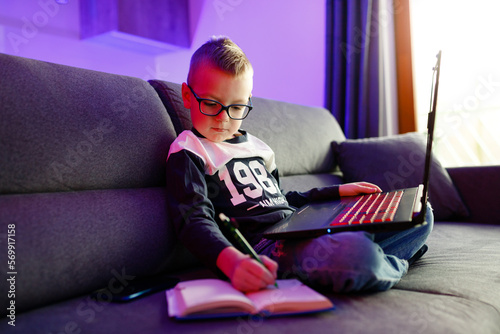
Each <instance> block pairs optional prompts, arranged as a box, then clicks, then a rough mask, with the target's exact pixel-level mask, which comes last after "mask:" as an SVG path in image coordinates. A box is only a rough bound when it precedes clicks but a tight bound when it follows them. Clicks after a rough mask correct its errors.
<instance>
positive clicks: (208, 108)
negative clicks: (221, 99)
mask: <svg viewBox="0 0 500 334" xmlns="http://www.w3.org/2000/svg"><path fill="white" fill-rule="evenodd" d="M221 109H222V105H221V104H220V103H217V102H216V101H211V100H201V101H200V110H201V112H202V113H204V114H205V115H217V114H218V113H219V111H220V110H221Z"/></svg>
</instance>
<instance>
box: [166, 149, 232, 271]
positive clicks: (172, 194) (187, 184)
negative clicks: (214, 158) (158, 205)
mask: <svg viewBox="0 0 500 334" xmlns="http://www.w3.org/2000/svg"><path fill="white" fill-rule="evenodd" d="M166 172H167V184H166V188H167V194H168V196H167V210H168V215H169V219H170V222H171V223H172V224H173V226H174V228H175V232H176V234H177V237H178V238H179V240H180V241H181V242H182V243H183V245H184V246H185V247H186V248H187V249H188V250H189V251H190V252H191V253H192V254H193V255H194V256H196V257H197V258H198V259H199V260H201V261H202V262H203V263H204V264H205V265H206V266H207V267H209V268H210V269H212V270H214V271H216V270H217V267H216V261H217V257H218V256H219V254H220V252H221V251H222V250H223V249H224V248H226V247H228V246H231V243H230V242H229V241H228V240H227V239H226V238H225V237H224V235H223V234H222V232H221V231H220V229H219V227H218V225H217V223H216V222H215V219H214V215H215V210H214V207H213V204H212V202H211V201H210V200H209V198H208V195H207V194H208V193H207V185H206V181H205V173H204V163H203V161H202V159H201V158H200V157H198V156H196V155H195V154H193V153H191V152H188V151H186V150H181V151H179V152H176V153H173V154H171V155H170V156H169V157H168V159H167V166H166Z"/></svg>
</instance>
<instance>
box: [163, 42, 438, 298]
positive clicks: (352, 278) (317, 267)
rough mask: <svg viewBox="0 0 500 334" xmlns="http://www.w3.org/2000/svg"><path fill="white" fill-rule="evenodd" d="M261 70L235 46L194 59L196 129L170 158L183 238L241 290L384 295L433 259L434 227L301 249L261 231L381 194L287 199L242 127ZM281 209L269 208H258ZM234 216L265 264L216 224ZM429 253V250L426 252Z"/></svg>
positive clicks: (354, 236)
mask: <svg viewBox="0 0 500 334" xmlns="http://www.w3.org/2000/svg"><path fill="white" fill-rule="evenodd" d="M252 88H253V69H252V66H251V64H250V62H249V61H248V59H247V57H246V56H245V54H244V53H243V51H242V50H241V49H240V48H239V47H238V46H237V45H236V44H234V43H233V42H232V41H231V40H229V39H228V38H224V37H221V38H212V40H210V41H208V42H207V43H205V44H204V45H203V46H201V47H200V48H199V49H198V50H197V51H196V52H195V53H194V54H193V57H192V59H191V64H190V69H189V74H188V80H187V83H183V85H182V98H183V102H184V106H185V107H186V108H188V109H190V113H191V119H192V122H193V129H192V130H190V131H184V132H183V133H181V134H180V135H179V137H178V138H177V139H176V140H175V141H174V143H172V145H171V147H170V151H169V155H168V158H167V174H168V180H169V181H168V182H167V190H168V193H169V199H168V212H169V213H170V219H171V221H172V222H173V224H174V226H175V229H176V233H177V236H178V237H179V239H180V240H181V241H182V242H183V244H184V245H185V246H186V247H187V248H188V249H189V250H190V251H191V252H192V253H193V254H194V255H195V256H196V257H197V258H199V259H200V260H201V261H202V262H203V263H204V264H205V265H207V266H208V267H210V268H211V269H213V270H215V271H218V270H220V271H221V272H222V273H223V274H225V275H226V276H227V277H228V278H229V279H230V280H231V282H232V284H233V286H234V287H235V288H237V289H239V290H241V291H255V290H259V289H262V288H264V287H266V286H268V285H270V284H273V283H274V280H275V279H276V278H277V275H278V267H279V272H280V275H281V276H283V277H289V276H295V277H299V278H300V279H302V280H303V281H305V282H307V283H309V284H311V285H320V286H323V287H325V286H326V287H329V288H331V289H332V290H333V291H336V292H351V291H361V290H386V289H388V288H390V287H392V286H393V285H394V284H396V283H397V282H398V281H399V280H400V278H401V277H402V276H403V275H404V274H405V273H406V271H407V269H408V265H409V264H408V261H407V260H405V259H410V258H411V257H412V256H413V257H414V258H416V257H419V256H421V254H420V255H419V254H418V251H419V250H420V252H421V253H423V252H425V247H426V246H424V242H425V240H426V238H427V236H428V234H429V233H430V229H431V227H432V214H431V213H430V211H429V214H428V217H427V218H428V224H427V226H425V227H423V228H420V229H414V231H413V230H412V231H403V232H400V233H391V234H384V235H373V234H369V233H365V232H345V233H338V234H333V235H325V236H322V237H319V238H315V239H307V240H301V241H278V242H274V241H270V240H266V239H262V238H261V236H260V233H262V231H264V230H265V229H266V228H267V227H269V226H270V225H272V224H275V223H276V222H278V221H280V220H282V219H283V218H285V217H286V216H288V215H290V214H291V213H292V212H293V210H294V209H293V207H299V206H302V205H303V204H305V203H307V202H309V201H313V200H321V199H330V198H338V197H339V196H352V195H357V194H361V193H373V192H380V189H379V188H378V187H377V186H376V185H373V184H370V183H365V182H359V183H351V184H344V185H340V186H330V187H325V188H321V189H312V190H310V191H308V192H303V193H299V192H289V193H287V194H283V193H282V192H281V190H280V187H279V176H278V170H277V168H276V165H275V162H274V153H273V151H272V150H271V148H269V146H267V145H266V144H265V143H264V142H262V141H260V140H259V139H257V138H255V137H253V136H252V135H251V134H249V133H247V132H245V131H243V130H241V129H240V126H241V123H242V120H243V119H244V118H245V117H246V116H247V115H248V113H249V112H250V110H251V109H252V104H251V96H252ZM262 202H266V203H273V206H268V205H266V206H261V205H259V203H262ZM221 212H222V213H225V214H226V215H228V216H229V217H233V218H235V219H236V220H237V221H238V222H239V225H240V230H241V232H242V233H243V234H244V235H245V236H246V237H247V239H248V241H249V242H250V244H251V245H252V246H254V247H255V249H256V251H257V252H258V253H259V254H263V255H261V259H262V261H263V263H264V265H265V267H264V266H262V265H261V264H259V263H258V262H257V261H255V260H253V259H251V258H250V257H249V256H248V255H245V254H243V253H242V252H241V251H240V250H238V249H237V248H235V247H234V246H233V245H232V244H231V242H230V241H229V240H228V238H227V237H226V236H225V235H224V232H223V231H221V230H220V229H219V227H218V225H217V223H216V220H215V219H216V218H215V217H218V215H219V213H221ZM422 248H423V249H422Z"/></svg>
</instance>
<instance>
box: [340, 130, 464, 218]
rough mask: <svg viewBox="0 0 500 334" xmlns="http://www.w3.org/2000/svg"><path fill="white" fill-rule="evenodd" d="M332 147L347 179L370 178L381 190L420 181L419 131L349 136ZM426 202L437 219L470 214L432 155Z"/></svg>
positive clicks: (422, 145) (422, 153)
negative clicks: (386, 135)
mask: <svg viewBox="0 0 500 334" xmlns="http://www.w3.org/2000/svg"><path fill="white" fill-rule="evenodd" d="M332 147H333V151H334V154H335V160H336V163H337V164H338V165H339V167H340V169H341V171H342V173H343V174H344V179H345V181H346V182H357V181H367V182H372V183H374V184H377V185H378V186H379V187H380V188H381V189H382V190H383V191H390V190H395V189H401V188H408V187H415V186H418V185H419V184H421V183H422V180H423V174H424V162H425V150H426V140H425V137H424V135H422V134H419V133H407V134H403V135H396V136H388V137H378V138H367V139H355V140H353V139H348V140H346V141H343V142H333V143H332ZM429 202H430V203H431V205H432V207H433V209H434V217H435V219H436V220H446V219H450V218H453V217H464V216H467V215H468V214H469V213H468V210H467V208H466V207H465V204H464V203H463V201H462V199H461V198H460V195H459V194H458V192H457V190H456V188H455V186H454V185H453V181H452V180H451V178H450V176H449V175H448V172H447V171H446V170H445V169H444V168H443V167H442V165H441V164H440V163H439V161H438V160H437V159H436V158H435V157H434V156H433V158H432V164H431V170H430V179H429Z"/></svg>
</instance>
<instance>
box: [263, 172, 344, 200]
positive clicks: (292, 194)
mask: <svg viewBox="0 0 500 334" xmlns="http://www.w3.org/2000/svg"><path fill="white" fill-rule="evenodd" d="M272 174H273V176H274V178H275V179H276V180H277V181H278V184H279V185H280V186H281V184H280V181H279V173H278V170H277V169H275V170H274V171H273V172H272ZM285 197H286V199H287V201H288V204H290V205H291V206H294V207H296V208H299V207H301V206H304V205H306V204H308V203H310V202H316V201H324V200H336V199H340V194H339V186H338V185H331V186H326V187H321V188H312V189H310V190H308V191H303V192H300V191H289V192H287V193H285Z"/></svg>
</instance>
